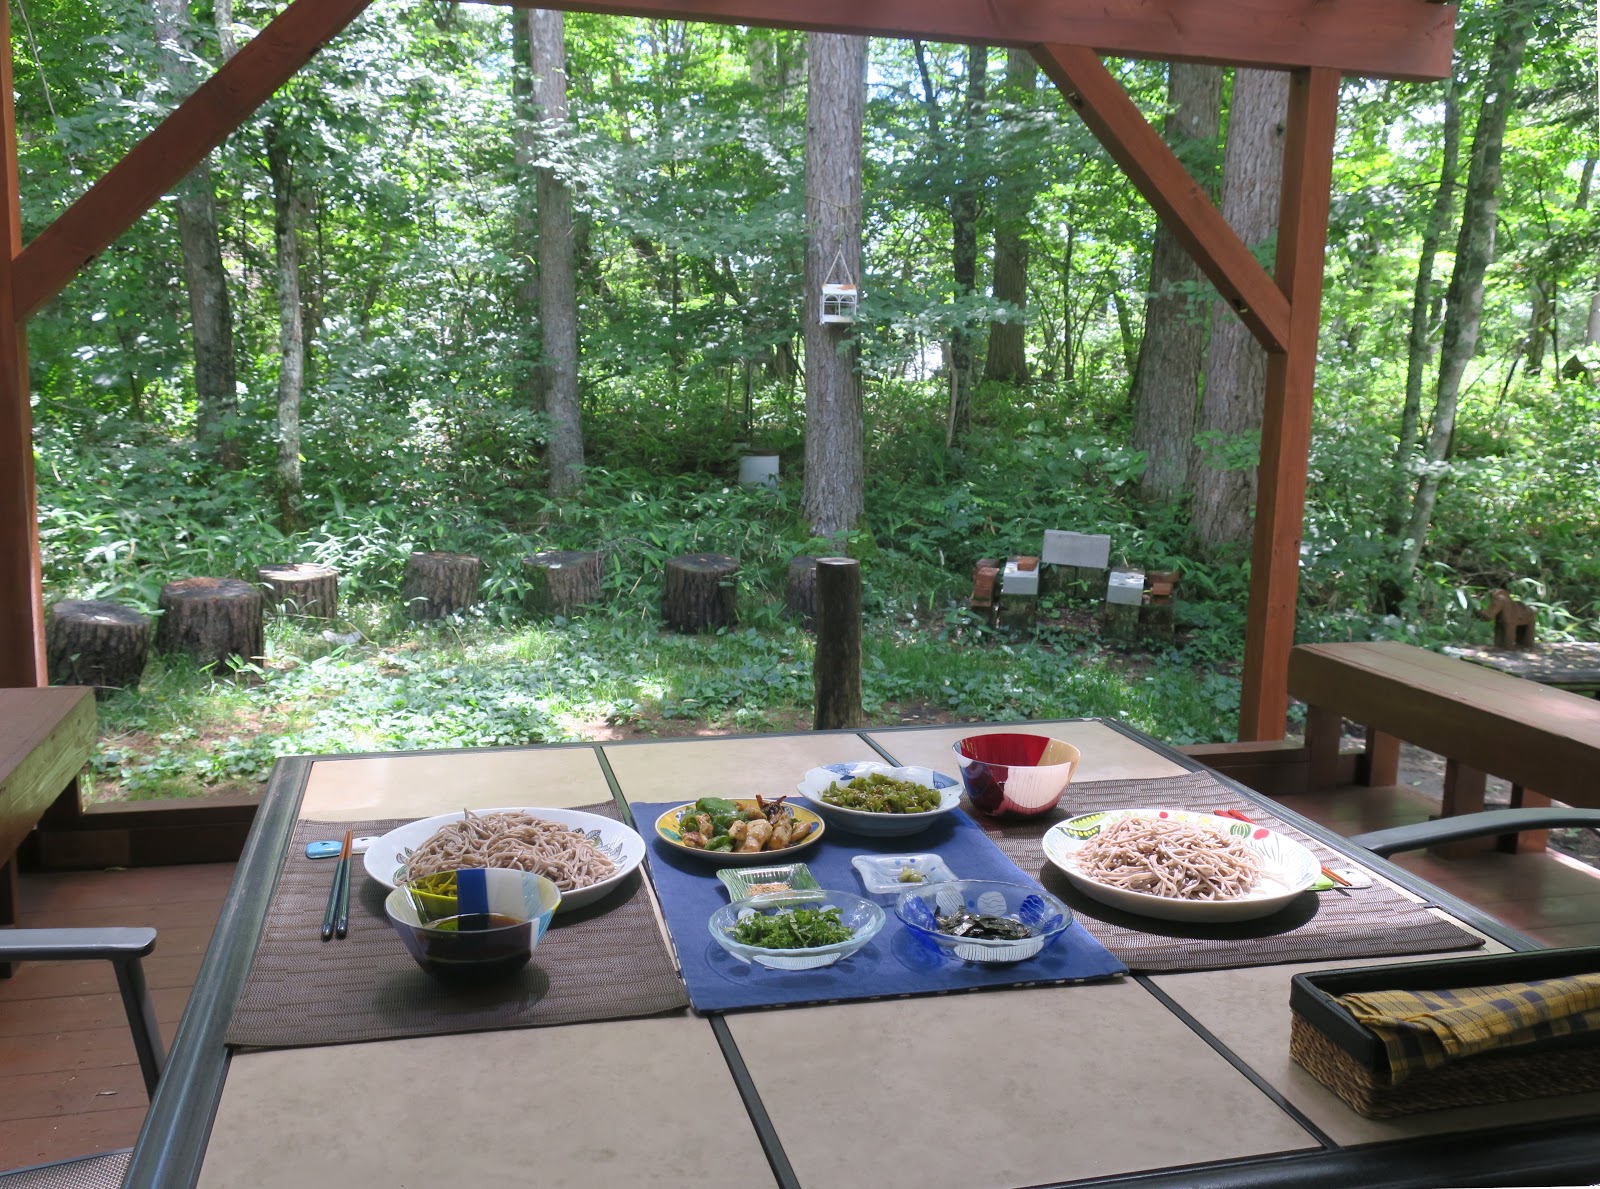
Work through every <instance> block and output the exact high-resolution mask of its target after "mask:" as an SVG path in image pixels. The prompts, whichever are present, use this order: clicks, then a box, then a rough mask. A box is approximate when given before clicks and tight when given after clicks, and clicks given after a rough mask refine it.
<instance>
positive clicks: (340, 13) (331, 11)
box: [8, 0, 370, 318]
mask: <svg viewBox="0 0 1600 1189" xmlns="http://www.w3.org/2000/svg"><path fill="white" fill-rule="evenodd" d="M369 3H370V0H294V2H293V3H292V4H290V5H289V7H288V8H286V9H284V10H283V11H282V12H281V13H279V14H278V15H277V16H276V17H275V18H274V19H273V21H272V23H271V24H269V25H268V26H267V27H266V28H265V29H263V30H261V32H260V33H258V34H257V35H256V36H255V37H254V38H252V39H251V41H250V43H249V44H248V45H246V46H245V47H244V48H243V49H241V50H240V51H239V52H238V53H237V54H235V55H234V56H233V58H232V59H231V60H230V61H229V62H228V63H227V64H226V65H224V66H223V67H222V69H221V70H219V71H217V73H216V74H215V75H213V76H212V77H211V78H209V79H207V80H206V81H205V82H204V83H202V84H201V85H200V88H199V89H198V90H197V91H195V93H194V94H193V95H191V96H189V98H187V99H185V100H184V101H183V102H182V103H181V104H179V106H178V107H177V109H176V110H174V111H173V112H172V114H170V115H169V116H167V118H166V119H164V120H162V121H161V123H160V124H158V125H156V127H155V129H154V130H153V131H152V132H151V133H150V135H148V136H146V137H145V138H144V139H143V140H141V141H140V142H139V143H138V144H136V145H135V146H134V147H133V148H132V150H130V151H129V153H128V155H127V156H126V157H124V158H123V159H122V160H121V161H119V162H117V164H116V165H114V166H112V167H111V170H110V172H109V173H107V174H106V175H105V176H104V177H102V178H101V179H100V180H99V181H98V182H96V183H95V184H94V185H93V186H91V187H90V188H89V189H88V191H87V192H86V193H84V194H83V196H82V197H80V198H79V199H78V200H77V201H76V202H74V203H73V204H72V205H71V206H70V207H68V208H67V210H66V211H65V212H64V213H63V214H62V215H61V216H60V217H59V218H57V219H56V221H55V222H53V223H51V224H50V226H49V227H47V228H45V229H44V231H42V232H41V233H40V234H39V237H38V238H37V239H35V240H34V241H33V242H32V243H30V244H29V245H28V246H27V248H26V249H25V250H24V251H23V252H22V255H21V257H20V258H19V259H18V260H17V263H16V275H15V277H14V278H13V281H12V286H11V291H12V292H13V293H14V295H15V296H14V299H13V300H14V303H15V313H16V316H17V317H18V318H27V317H28V316H29V315H31V314H32V313H33V312H34V311H35V310H37V309H38V308H39V307H40V306H42V305H43V304H44V303H45V302H47V301H49V300H50V299H51V298H52V297H54V296H55V295H56V294H57V293H60V292H61V290H62V289H64V288H66V286H67V284H68V282H70V281H71V280H72V278H73V277H75V276H76V275H77V274H78V271H79V270H80V269H81V268H83V267H84V265H86V264H88V263H89V262H90V261H91V260H93V259H94V258H95V257H96V256H98V255H99V254H100V253H101V252H103V251H105V249H106V248H107V247H109V246H110V245H111V243H112V242H113V241H114V240H115V239H116V238H117V237H118V236H119V235H121V234H122V233H123V232H124V231H126V230H127V229H128V228H130V227H132V226H133V225H134V223H135V222H137V221H138V219H139V216H140V215H142V214H144V212H145V211H147V210H149V209H150V207H152V206H153V205H155V202H156V200H157V199H159V198H160V197H161V196H162V195H163V194H165V193H167V192H168V191H169V190H171V189H172V188H173V187H174V186H176V185H177V184H178V182H180V181H181V180H182V179H183V178H184V176H185V175H186V174H187V173H188V172H189V171H190V170H191V169H193V168H194V167H195V166H196V165H197V164H198V163H199V162H200V161H201V159H202V158H204V157H205V155H206V154H207V153H209V152H210V151H211V150H212V149H214V148H216V147H217V146H218V145H219V144H221V143H222V142H223V141H224V140H225V139H226V138H227V136H228V134H229V133H230V132H233V131H234V130H235V129H237V128H238V127H239V126H240V125H241V124H243V123H244V122H245V121H246V120H247V119H249V118H250V115H251V113H253V112H254V111H255V110H256V108H258V107H260V106H261V105H262V104H263V103H265V102H266V101H267V100H268V99H269V98H271V96H272V93H273V92H274V91H276V90H277V89H278V88H279V87H281V86H282V85H283V84H284V83H285V82H287V81H288V80H289V79H290V78H292V77H293V76H294V74H295V72H296V71H297V70H299V69H300V67H302V66H304V65H305V64H306V63H307V62H308V61H310V60H311V56H312V55H313V54H315V53H316V52H317V51H318V50H319V49H321V48H322V47H323V46H324V45H325V44H327V42H328V41H329V40H330V39H331V38H333V37H334V36H335V35H337V34H338V33H339V32H340V31H341V30H342V29H343V28H344V27H345V26H346V25H348V24H349V23H350V22H351V21H353V20H354V19H355V18H356V17H358V16H359V15H361V13H362V11H363V10H365V9H366V7H367V5H368V4H369ZM8 44H9V43H8ZM15 182H16V179H15V177H13V178H12V179H11V184H12V186H13V188H14V187H15Z"/></svg>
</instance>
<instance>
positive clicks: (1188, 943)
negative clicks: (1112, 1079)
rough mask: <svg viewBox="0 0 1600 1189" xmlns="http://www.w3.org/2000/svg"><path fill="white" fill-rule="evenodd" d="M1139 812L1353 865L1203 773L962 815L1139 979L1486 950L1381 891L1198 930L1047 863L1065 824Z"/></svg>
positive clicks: (1107, 784)
mask: <svg viewBox="0 0 1600 1189" xmlns="http://www.w3.org/2000/svg"><path fill="white" fill-rule="evenodd" d="M1144 807H1152V808H1155V807H1159V808H1163V809H1188V810H1191V811H1194V812H1199V813H1210V812H1212V811H1213V810H1217V809H1238V810H1240V811H1241V812H1244V813H1247V814H1249V815H1250V817H1251V818H1252V819H1254V820H1255V821H1257V822H1259V823H1260V824H1261V825H1263V826H1267V827H1269V828H1270V829H1274V830H1279V831H1281V832H1282V833H1284V834H1286V835H1288V836H1289V837H1291V838H1293V839H1295V841H1297V842H1300V843H1302V844H1304V845H1305V846H1306V847H1307V848H1308V849H1310V851H1311V852H1312V853H1313V854H1314V855H1316V856H1317V859H1318V861H1319V862H1322V863H1327V864H1330V865H1333V864H1335V863H1348V862H1349V860H1348V858H1346V857H1345V856H1341V855H1336V854H1335V853H1334V852H1333V851H1331V850H1329V849H1328V848H1327V847H1325V846H1323V845H1322V844H1321V843H1320V842H1318V841H1316V840H1315V839H1313V838H1311V837H1309V836H1307V835H1305V834H1303V833H1301V832H1300V831H1299V830H1296V829H1294V828H1293V827H1291V826H1288V825H1285V824H1284V822H1283V821H1282V820H1281V819H1279V818H1277V817H1275V816H1273V814H1272V813H1271V812H1270V811H1269V810H1267V809H1264V808H1263V807H1262V806H1260V805H1258V804H1256V803H1255V802H1253V801H1249V800H1247V799H1245V798H1244V797H1241V796H1240V795H1239V794H1238V793H1235V792H1233V791H1232V790H1230V789H1229V788H1228V787H1227V786H1226V785H1224V784H1222V783H1221V782H1220V781H1219V780H1217V779H1216V778H1215V777H1214V776H1212V775H1210V774H1209V773H1205V772H1191V773H1187V774H1185V775H1183V776H1166V777H1160V778H1156V779H1148V780H1102V781H1095V782H1093V783H1089V784H1073V785H1069V786H1068V788H1067V792H1066V795H1065V796H1064V797H1062V798H1061V804H1060V805H1059V806H1058V807H1057V808H1056V809H1055V810H1053V811H1051V812H1050V813H1047V814H1040V815H1039V816H1038V817H1033V818H1003V819H996V818H989V817H985V816H983V815H982V814H980V813H976V812H975V811H973V810H972V809H971V807H970V806H969V807H968V808H967V811H968V812H969V813H972V815H973V816H974V817H975V818H976V819H977V821H978V822H979V824H980V825H982V826H983V828H984V829H985V830H986V831H987V832H988V834H989V837H990V838H991V839H992V840H993V841H994V843H995V845H997V846H998V847H999V848H1000V849H1001V850H1002V851H1004V852H1005V854H1006V857H1007V858H1009V859H1010V860H1011V861H1012V862H1013V863H1015V864H1017V866H1019V867H1021V868H1022V869H1023V870H1024V871H1026V872H1027V873H1028V874H1029V875H1032V876H1034V877H1036V878H1037V879H1038V880H1039V882H1040V883H1042V884H1043V885H1044V886H1045V887H1046V888H1047V889H1048V890H1049V891H1051V892H1053V893H1055V894H1056V895H1057V896H1060V897H1061V898H1062V899H1063V900H1065V901H1066V902H1067V903H1068V904H1069V905H1071V906H1072V910H1073V911H1074V912H1075V913H1077V914H1078V919H1079V920H1080V921H1082V922H1083V926H1084V928H1086V929H1087V930H1088V931H1089V932H1090V933H1092V934H1093V935H1094V936H1095V937H1096V938H1097V939H1098V940H1099V942H1100V944H1102V945H1103V946H1105V947H1106V949H1108V950H1110V951H1111V952H1112V953H1113V954H1115V955H1116V956H1117V957H1118V958H1120V959H1122V961H1123V962H1124V963H1125V964H1126V965H1127V967H1128V969H1130V970H1133V971H1137V972H1140V973H1145V974H1151V973H1171V972H1174V971H1181V970H1221V969H1224V968H1226V967H1230V966H1271V965H1276V964H1278V963H1280V962H1319V961H1323V960H1326V959H1333V958H1375V957H1379V956H1383V955H1390V954H1427V953H1439V952H1442V951H1445V950H1466V949H1475V948H1477V947H1478V946H1481V945H1482V944H1483V939H1482V938H1480V937H1477V936H1475V935H1474V934H1471V933H1468V932H1467V931H1466V930H1464V929H1460V928H1457V927H1456V926H1455V925H1452V924H1451V923H1450V922H1448V921H1445V920H1441V919H1440V918H1439V917H1437V916H1435V915H1434V914H1433V913H1431V912H1429V911H1428V909H1427V908H1426V906H1424V905H1421V904H1418V903H1416V901H1414V900H1410V899H1408V898H1407V897H1405V896H1402V895H1401V894H1400V893H1399V892H1396V891H1395V890H1394V889H1392V888H1390V887H1388V886H1386V885H1384V884H1380V883H1374V884H1373V886H1372V887H1370V888H1359V889H1353V890H1351V891H1350V892H1348V893H1343V894H1341V893H1339V892H1332V891H1330V892H1317V893H1314V894H1311V895H1305V896H1301V897H1300V898H1299V899H1297V900H1295V901H1294V902H1293V903H1292V904H1291V905H1290V906H1289V907H1288V908H1286V909H1284V910H1283V911H1282V912H1278V913H1274V914H1273V915H1272V916H1270V917H1264V918H1262V919H1261V920H1256V921H1240V922H1238V923H1236V924H1217V925H1205V926H1196V925H1192V924H1188V923H1185V922H1179V921H1161V920H1156V919H1155V918H1153V917H1140V916H1134V915H1133V914H1132V913H1126V912H1122V911H1121V910H1119V909H1115V908H1111V907H1108V906H1107V905H1104V904H1101V903H1099V902H1098V901H1096V900H1091V899H1089V897H1087V896H1085V895H1083V893H1081V892H1079V891H1078V890H1077V889H1076V888H1074V887H1073V886H1072V884H1071V883H1070V882H1069V881H1068V880H1067V877H1066V876H1064V875H1063V874H1062V873H1061V872H1060V871H1058V870H1057V869H1056V867H1055V865H1054V864H1052V863H1051V862H1050V861H1049V860H1048V859H1046V858H1045V857H1044V850H1043V847H1042V845H1041V842H1040V840H1041V839H1042V838H1043V837H1044V834H1045V831H1046V830H1048V829H1049V828H1050V827H1051V826H1052V825H1054V824H1055V823H1056V822H1058V821H1060V820H1061V819H1062V818H1066V817H1071V816H1073V815H1074V814H1079V813H1089V812H1092V811H1094V810H1105V809H1139V808H1144Z"/></svg>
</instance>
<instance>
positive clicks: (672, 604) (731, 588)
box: [661, 553, 739, 632]
mask: <svg viewBox="0 0 1600 1189" xmlns="http://www.w3.org/2000/svg"><path fill="white" fill-rule="evenodd" d="M738 575H739V563H738V561H736V560H735V559H734V558H731V557H726V556H724V555H723V554H720V553H687V554H684V555H683V556H682V557H675V558H673V559H672V560H670V561H669V562H667V568H666V573H665V575H664V576H663V578H662V583H661V618H662V619H664V620H666V621H667V626H668V627H671V628H674V629H676V630H677V631H680V632H714V631H716V630H717V629H718V628H722V627H731V626H733V624H735V623H736V622H738V617H739V614H738V612H739V604H738V596H739V577H738Z"/></svg>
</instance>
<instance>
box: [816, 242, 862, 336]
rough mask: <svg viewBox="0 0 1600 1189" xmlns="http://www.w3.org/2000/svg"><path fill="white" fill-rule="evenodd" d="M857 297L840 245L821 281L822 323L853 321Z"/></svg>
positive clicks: (853, 281)
mask: <svg viewBox="0 0 1600 1189" xmlns="http://www.w3.org/2000/svg"><path fill="white" fill-rule="evenodd" d="M858 297H859V294H858V293H857V291H856V281H855V278H854V277H852V276H851V275H850V270H849V268H848V267H846V265H845V262H844V249H843V248H842V247H841V248H840V249H839V250H838V251H837V252H836V253H834V257H833V264H832V265H831V266H830V267H829V269H828V277H827V279H826V280H825V281H823V282H822V310H821V312H820V318H821V320H822V321H823V322H824V323H834V324H849V323H851V322H854V321H855V320H856V301H857V299H858Z"/></svg>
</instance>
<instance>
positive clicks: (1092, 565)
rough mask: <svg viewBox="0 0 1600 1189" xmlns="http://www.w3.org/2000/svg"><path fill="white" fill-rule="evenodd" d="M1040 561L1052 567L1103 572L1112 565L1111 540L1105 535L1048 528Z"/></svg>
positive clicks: (1045, 531) (1040, 553)
mask: <svg viewBox="0 0 1600 1189" xmlns="http://www.w3.org/2000/svg"><path fill="white" fill-rule="evenodd" d="M1039 560H1040V561H1043V562H1046V563H1048V564H1049V565H1052V566H1082V567H1084V568H1085V569H1090V570H1103V569H1105V568H1106V567H1107V566H1109V565H1110V564H1111V538H1110V537H1109V536H1107V535H1105V534H1104V533H1068V532H1061V531H1059V530H1057V529H1053V528H1047V529H1045V530H1044V548H1043V549H1042V550H1040V552H1039Z"/></svg>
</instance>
